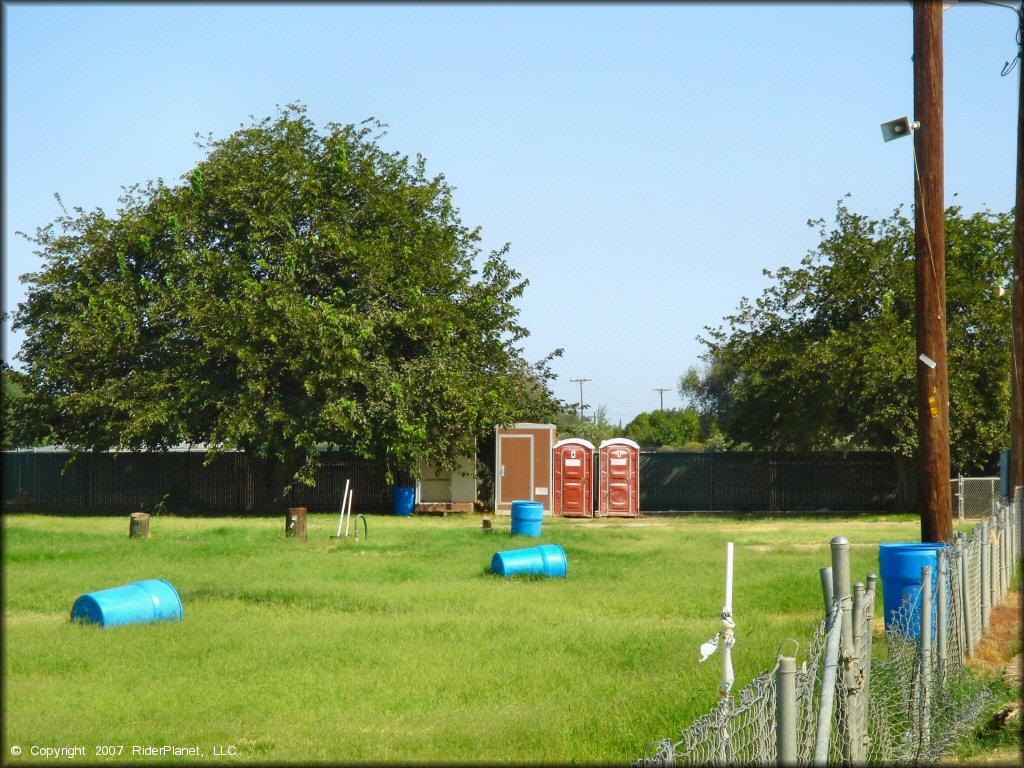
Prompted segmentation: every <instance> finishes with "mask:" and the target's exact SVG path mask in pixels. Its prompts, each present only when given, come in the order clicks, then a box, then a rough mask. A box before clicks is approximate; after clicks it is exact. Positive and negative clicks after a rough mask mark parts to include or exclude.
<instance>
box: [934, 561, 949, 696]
mask: <svg viewBox="0 0 1024 768" xmlns="http://www.w3.org/2000/svg"><path fill="white" fill-rule="evenodd" d="M948 578H949V553H948V552H947V551H946V548H945V547H943V548H942V549H940V550H939V551H938V574H937V578H936V580H935V583H936V587H937V594H936V595H935V610H936V612H937V614H938V615H937V616H936V618H935V627H936V641H937V642H936V649H935V650H936V651H937V655H938V664H939V667H938V677H939V685H940V686H943V685H945V683H946V632H947V631H948V627H947V612H946V606H947V601H948V600H949V589H948V587H947V580H948Z"/></svg>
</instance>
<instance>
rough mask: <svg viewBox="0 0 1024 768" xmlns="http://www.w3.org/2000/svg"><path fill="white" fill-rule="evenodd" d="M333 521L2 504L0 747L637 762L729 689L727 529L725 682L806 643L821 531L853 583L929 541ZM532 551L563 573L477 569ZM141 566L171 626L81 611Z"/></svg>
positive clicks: (803, 531) (886, 521)
mask: <svg viewBox="0 0 1024 768" xmlns="http://www.w3.org/2000/svg"><path fill="white" fill-rule="evenodd" d="M336 526H337V517H336V516H334V515H313V516H311V517H310V519H309V540H308V541H307V542H305V543H303V542H300V541H296V540H292V539H286V538H285V537H284V535H283V520H279V519H276V518H275V519H266V518H255V519H242V518H219V519H195V518H177V517H168V516H162V517H154V518H153V520H152V531H153V534H154V535H153V538H152V539H151V540H148V541H140V540H129V539H128V537H127V532H128V520H127V516H123V517H106V518H103V517H101V518H74V517H54V516H38V515H20V514H19V515H5V517H4V533H5V546H4V551H5V563H4V569H5V574H4V575H5V587H4V588H5V595H4V628H5V639H6V644H5V646H6V647H5V658H4V678H5V684H4V728H5V733H4V743H5V745H7V748H8V751H9V754H5V755H4V759H5V760H6V761H9V762H11V763H16V762H18V761H30V762H37V763H38V762H52V761H44V760H42V758H41V757H39V756H38V753H37V756H35V757H33V756H32V754H31V748H32V747H33V746H34V747H36V748H37V749H38V748H47V747H48V748H61V747H79V746H80V747H83V748H84V757H85V759H87V760H88V761H103V760H106V759H109V760H113V761H115V762H130V761H132V760H135V761H140V762H141V761H146V762H153V761H154V756H152V755H148V756H147V755H146V754H144V753H136V754H134V755H133V747H142V748H145V747H160V746H162V745H171V746H177V747H195V748H197V751H198V753H199V754H200V755H204V756H203V757H200V756H187V755H183V756H180V757H174V756H173V755H170V756H163V757H161V758H158V759H159V761H160V762H164V761H165V760H172V761H174V760H182V761H192V762H199V763H204V764H205V763H208V762H210V761H211V760H213V759H214V757H213V753H214V750H215V749H216V750H217V751H218V752H219V753H225V752H227V753H230V754H229V755H228V757H226V758H225V759H229V760H233V761H238V760H244V761H255V762H274V763H279V762H290V761H295V762H304V763H305V762H316V761H327V762H345V763H349V762H373V763H395V762H398V763H410V762H426V761H443V762H470V763H499V762H501V763H538V762H557V763H565V762H583V763H601V762H604V763H612V762H614V763H623V762H631V761H633V760H635V759H637V758H639V757H640V756H641V755H642V754H643V750H644V747H645V745H646V744H647V743H648V742H649V741H652V740H655V739H661V738H664V737H666V736H673V735H676V734H677V733H678V732H679V730H680V729H681V728H682V727H683V726H685V725H688V724H689V723H690V722H692V721H693V720H694V719H695V718H697V717H699V716H700V715H702V714H704V713H705V712H707V711H708V710H709V709H710V708H711V707H713V706H714V705H715V703H716V702H717V699H718V677H719V672H720V666H719V663H718V656H717V655H716V656H714V657H712V660H710V661H708V662H707V663H705V664H699V663H698V659H699V658H700V653H699V650H698V649H699V646H700V644H701V643H702V642H704V641H705V640H707V639H708V638H709V637H711V636H712V635H713V634H714V633H715V632H717V631H718V629H719V627H720V621H719V612H720V611H721V608H722V600H723V568H724V559H725V544H726V542H727V541H730V540H731V541H734V542H735V543H736V555H735V557H736V565H735V597H734V601H733V602H734V613H735V616H736V621H737V625H738V626H737V645H736V647H735V649H734V654H733V659H734V665H735V669H736V688H737V689H738V688H740V687H742V686H743V685H745V684H746V683H747V682H749V681H750V679H751V678H752V677H754V676H755V675H756V674H758V673H760V672H761V671H763V670H765V669H769V668H771V667H772V666H773V665H774V660H775V656H776V654H777V651H778V648H779V645H780V644H781V643H782V642H783V641H784V640H786V639H787V638H794V639H796V640H798V641H800V642H801V643H804V641H805V640H806V639H807V638H808V637H809V636H810V630H811V627H812V625H813V624H814V623H815V622H816V621H818V619H819V617H820V616H821V614H822V611H823V601H822V597H821V593H820V586H819V579H818V568H820V567H824V566H826V565H828V564H829V563H830V553H829V547H828V543H829V540H830V539H831V537H833V536H835V535H838V534H842V535H845V536H847V537H848V538H849V539H850V540H851V542H852V547H851V552H852V572H853V575H854V580H863V578H864V575H865V574H866V573H867V572H868V571H875V572H877V570H878V549H877V544H878V543H879V542H882V541H916V540H918V532H919V523H918V521H917V520H916V518H912V517H908V516H898V517H889V518H864V517H856V518H834V519H820V518H819V519H814V518H776V519H765V518H750V519H741V518H723V517H677V518H651V517H648V518H643V519H639V520H608V519H598V520H585V521H583V520H575V521H574V520H563V519H550V518H549V519H546V520H545V522H544V535H543V537H542V538H540V539H532V538H523V537H512V536H511V535H510V533H509V519H508V518H507V517H506V518H497V519H496V520H495V531H494V532H493V533H491V534H485V533H484V532H483V531H482V530H481V527H480V517H479V515H460V516H453V517H448V518H429V517H428V518H422V517H413V518H396V517H385V516H373V517H370V518H369V537H368V538H367V539H365V540H362V539H361V540H360V542H359V543H358V544H356V543H355V542H354V541H353V540H352V538H351V537H350V538H349V539H347V540H342V541H337V540H332V539H331V538H330V537H331V535H332V534H333V533H335V530H336ZM537 543H557V544H561V545H562V546H563V547H564V548H565V550H566V552H567V556H568V560H569V573H568V577H567V578H565V579H553V580H544V579H538V578H521V577H517V578H514V579H503V578H501V577H498V576H495V575H493V574H490V573H488V572H487V570H488V567H489V564H490V560H491V556H492V555H493V553H494V552H496V551H498V550H505V549H515V548H519V547H525V546H533V545H535V544H537ZM151 578H163V579H167V580H168V581H170V582H171V583H172V584H173V585H174V586H175V587H176V588H177V590H178V592H179V594H180V595H181V598H182V601H183V603H184V606H185V618H184V620H183V621H182V622H180V623H164V624H136V625H131V626H124V627H117V628H111V629H107V630H103V629H100V628H97V627H90V626H82V625H76V624H72V623H71V622H70V620H69V614H70V610H71V605H72V603H73V602H74V600H75V598H76V597H78V596H79V595H80V594H83V593H85V592H90V591H95V590H98V589H105V588H108V587H114V586H119V585H122V584H128V583H130V582H133V581H138V580H141V579H151ZM805 650H806V648H803V649H802V650H801V654H803V653H804V652H805ZM15 745H16V746H18V747H20V749H21V750H22V753H21V755H20V756H14V753H13V752H10V749H11V748H12V747H13V746H15ZM108 747H111V748H113V749H107V748H108ZM119 747H120V748H122V749H121V751H120V753H119V752H118V748H119ZM101 752H113V754H112V756H111V757H105V756H104V755H103V754H100V753H101ZM78 759H82V758H78Z"/></svg>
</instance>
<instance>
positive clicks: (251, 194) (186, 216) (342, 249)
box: [15, 105, 550, 509]
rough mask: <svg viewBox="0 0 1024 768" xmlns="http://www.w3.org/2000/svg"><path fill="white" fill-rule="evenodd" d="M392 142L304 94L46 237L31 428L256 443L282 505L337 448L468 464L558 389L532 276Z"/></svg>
mask: <svg viewBox="0 0 1024 768" xmlns="http://www.w3.org/2000/svg"><path fill="white" fill-rule="evenodd" d="M383 136H384V127H383V126H382V125H381V124H379V123H377V122H376V121H372V120H371V121H367V122H364V123H363V124H361V125H359V126H356V125H351V124H349V125H340V124H335V123H331V124H328V125H327V126H326V127H325V128H324V129H323V130H322V131H321V130H318V129H317V128H316V126H315V125H314V124H313V123H312V121H311V120H310V119H309V118H308V117H307V115H306V111H305V108H304V107H303V106H301V105H289V106H288V107H286V108H283V109H281V110H279V112H278V114H277V115H275V116H273V117H267V118H265V119H262V120H258V121H257V120H255V119H254V120H253V121H252V122H251V124H249V125H247V126H243V127H242V128H241V129H240V130H238V131H236V132H235V133H233V134H232V135H230V136H228V137H227V138H225V139H217V140H215V139H213V138H212V137H207V138H206V139H201V140H200V141H199V142H198V143H199V146H200V147H201V148H202V149H204V150H206V155H205V158H204V159H203V160H202V161H201V162H199V163H198V165H196V167H195V168H194V169H192V170H191V171H189V172H188V173H186V174H185V175H184V176H183V178H182V182H181V183H179V184H176V185H172V186H169V185H166V184H164V182H163V181H162V180H159V181H156V182H149V183H147V184H145V185H135V186H133V187H130V188H128V189H127V190H126V191H125V194H124V195H123V197H122V198H121V208H120V210H119V211H118V212H117V214H116V215H113V216H108V215H107V214H106V213H104V212H103V211H102V210H99V209H96V210H92V211H85V210H83V209H81V208H75V209H74V214H71V213H68V212H67V211H66V210H65V211H64V215H63V216H61V217H59V218H57V219H56V220H55V221H54V222H51V223H50V224H48V225H46V226H44V227H41V228H39V229H38V230H37V231H36V233H35V236H34V237H30V238H29V239H30V240H32V241H33V242H34V243H35V245H36V246H37V254H38V255H39V256H40V257H41V259H42V262H43V264H42V269H41V270H40V271H38V272H36V273H34V274H29V275H26V276H24V277H23V278H22V279H23V281H25V282H26V283H27V288H28V291H27V300H26V301H25V302H24V303H23V304H22V305H20V306H19V308H18V311H17V313H16V315H15V327H16V328H22V329H24V330H25V333H26V342H25V344H24V345H23V347H22V350H21V353H20V355H19V357H20V359H21V360H22V361H23V362H24V363H25V372H26V374H27V375H26V382H27V386H26V395H27V396H26V398H24V407H22V408H21V409H20V413H21V423H22V428H23V429H25V430H28V431H31V430H33V429H34V430H35V431H37V432H39V431H44V432H46V433H48V435H49V437H50V438H52V439H54V440H57V441H60V442H63V443H65V444H67V445H69V446H72V447H75V448H80V449H106V448H109V447H115V448H118V449H161V448H166V447H167V446H170V445H174V444H178V443H183V442H193V443H206V444H208V445H209V446H210V447H211V455H216V453H218V452H221V451H227V450H239V451H243V452H244V453H245V455H246V456H247V457H248V460H249V462H250V466H251V468H252V470H253V472H254V473H255V476H256V477H257V478H258V482H256V483H255V485H256V486H257V487H256V489H255V490H256V497H257V506H258V507H259V508H261V509H273V508H277V507H279V506H280V504H281V503H282V498H283V491H284V489H285V488H286V487H287V486H288V485H290V483H291V482H292V481H293V480H294V479H295V478H296V477H297V478H298V479H299V480H302V481H304V482H310V481H311V479H312V477H313V472H314V470H315V467H316V456H317V447H318V446H320V445H323V444H333V445H338V446H341V447H343V448H345V449H348V450H351V451H353V452H355V453H358V454H360V455H363V456H366V457H372V458H378V459H381V460H384V461H386V462H387V463H388V466H389V468H390V469H391V470H393V471H397V470H406V471H407V470H412V469H413V468H414V467H415V463H416V459H417V458H419V457H422V458H424V459H426V460H427V461H429V462H433V463H435V464H439V465H443V466H453V463H454V460H455V458H456V457H457V456H458V455H459V454H463V455H465V454H472V452H473V450H474V446H475V441H476V439H477V437H478V436H481V435H482V434H490V433H491V432H492V430H493V427H494V425H495V424H500V423H508V422H512V421H515V420H517V419H518V418H521V417H522V411H523V409H524V407H526V406H529V407H532V408H534V409H536V408H537V402H542V401H545V400H547V399H550V392H549V391H548V388H547V382H546V381H545V380H544V379H543V378H540V379H538V378H537V377H535V376H532V375H531V369H530V367H529V366H527V365H526V364H525V363H524V362H523V360H522V357H521V352H520V348H519V347H518V346H517V344H518V343H519V342H520V341H521V340H522V339H523V338H524V337H525V336H526V334H527V331H526V329H525V328H523V327H522V326H521V325H520V324H519V322H518V309H517V308H516V306H515V303H514V302H515V300H516V299H518V298H519V297H520V296H521V294H522V292H523V289H524V287H525V285H526V281H525V280H523V279H522V278H521V276H520V275H519V274H518V273H517V272H516V271H515V270H514V269H512V268H511V267H510V266H509V264H508V263H507V261H506V250H507V246H506V248H505V249H502V250H500V251H497V252H492V253H490V254H489V255H487V256H483V255H482V254H481V253H480V249H479V245H478V244H479V241H480V234H479V230H478V229H469V228H467V227H466V226H464V225H463V224H462V222H461V221H460V218H459V212H458V210H457V209H456V207H455V206H454V204H453V200H452V189H451V187H450V186H449V185H448V184H447V182H446V181H445V179H444V177H443V176H442V175H437V176H429V175H428V174H427V172H426V162H425V160H424V158H422V157H421V156H417V158H416V160H410V159H409V158H408V157H406V156H403V155H400V154H399V153H397V152H387V151H385V150H384V149H383V148H382V147H381V146H380V143H379V142H380V139H381V138H382V137H383ZM58 200H59V198H58ZM524 404H526V406H524Z"/></svg>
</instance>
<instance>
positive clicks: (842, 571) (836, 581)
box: [831, 536, 853, 654]
mask: <svg viewBox="0 0 1024 768" xmlns="http://www.w3.org/2000/svg"><path fill="white" fill-rule="evenodd" d="M831 547H832V597H833V599H834V600H835V601H836V602H838V603H839V607H840V608H842V611H843V653H844V654H849V653H850V651H851V650H852V648H853V622H852V621H851V614H852V611H853V595H852V594H851V592H850V540H849V539H848V538H846V537H845V536H835V537H833V538H832V541H831Z"/></svg>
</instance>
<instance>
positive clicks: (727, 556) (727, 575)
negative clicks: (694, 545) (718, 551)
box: [725, 541, 733, 615]
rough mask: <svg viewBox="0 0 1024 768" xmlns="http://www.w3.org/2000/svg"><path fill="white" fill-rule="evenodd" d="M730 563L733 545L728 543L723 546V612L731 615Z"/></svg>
mask: <svg viewBox="0 0 1024 768" xmlns="http://www.w3.org/2000/svg"><path fill="white" fill-rule="evenodd" d="M732 561H733V545H732V542H731V541H730V542H728V543H727V544H726V545H725V610H727V611H728V612H729V614H730V615H731V614H732Z"/></svg>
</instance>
